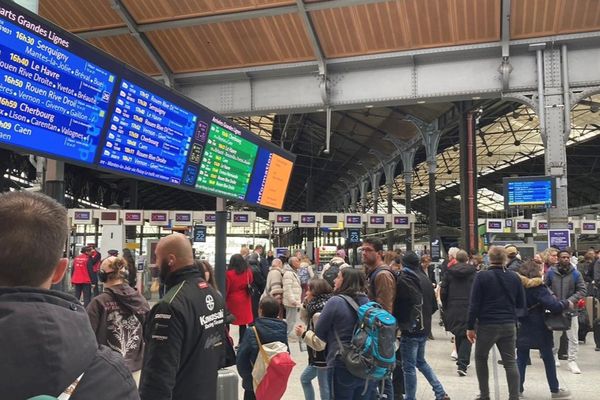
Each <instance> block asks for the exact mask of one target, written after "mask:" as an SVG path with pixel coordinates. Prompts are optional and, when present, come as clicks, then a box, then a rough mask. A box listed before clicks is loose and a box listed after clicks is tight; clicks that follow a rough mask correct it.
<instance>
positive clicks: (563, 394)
mask: <svg viewBox="0 0 600 400" xmlns="http://www.w3.org/2000/svg"><path fill="white" fill-rule="evenodd" d="M550 398H551V399H552V400H555V399H560V400H570V399H571V392H570V391H569V390H568V389H563V388H560V389H558V392H556V393H552V396H550Z"/></svg>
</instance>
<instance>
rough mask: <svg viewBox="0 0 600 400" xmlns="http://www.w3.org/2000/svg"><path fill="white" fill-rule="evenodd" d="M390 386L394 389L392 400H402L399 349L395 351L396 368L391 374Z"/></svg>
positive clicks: (401, 370)
mask: <svg viewBox="0 0 600 400" xmlns="http://www.w3.org/2000/svg"><path fill="white" fill-rule="evenodd" d="M392 386H393V387H394V400H402V399H404V370H403V369H402V355H401V354H400V349H398V350H397V351H396V368H395V369H394V373H393V374H392Z"/></svg>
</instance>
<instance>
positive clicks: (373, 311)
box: [336, 295, 396, 381]
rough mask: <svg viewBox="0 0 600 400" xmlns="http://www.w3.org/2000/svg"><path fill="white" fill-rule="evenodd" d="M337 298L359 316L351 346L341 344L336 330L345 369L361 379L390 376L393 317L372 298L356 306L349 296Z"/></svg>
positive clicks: (393, 351) (393, 359)
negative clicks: (343, 301) (342, 300)
mask: <svg viewBox="0 0 600 400" xmlns="http://www.w3.org/2000/svg"><path fill="white" fill-rule="evenodd" d="M340 297H341V298H342V299H344V300H345V301H346V303H348V304H349V305H350V306H351V307H352V308H353V309H354V310H355V311H356V313H357V316H358V320H357V323H356V328H355V330H354V335H353V336H352V341H351V342H350V345H347V346H344V345H343V344H342V342H341V340H340V338H339V336H337V333H336V337H337V341H338V344H339V346H340V352H341V355H342V359H343V360H344V364H345V365H346V368H347V369H348V371H350V373H351V374H352V375H354V376H356V377H359V378H362V379H367V380H369V379H370V380H375V381H380V380H383V379H386V378H389V376H390V375H391V373H392V371H393V370H394V368H395V367H396V318H394V317H393V316H392V314H390V313H389V312H387V311H385V310H384V309H383V308H382V307H381V305H380V304H379V303H377V302H375V301H370V302H368V303H366V304H363V305H362V306H360V307H359V306H358V304H356V302H355V301H354V300H353V299H352V298H351V297H349V296H345V295H340Z"/></svg>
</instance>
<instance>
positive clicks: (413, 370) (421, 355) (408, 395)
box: [395, 251, 450, 400]
mask: <svg viewBox="0 0 600 400" xmlns="http://www.w3.org/2000/svg"><path fill="white" fill-rule="evenodd" d="M402 266H403V267H404V269H403V273H404V274H406V275H407V277H409V276H410V277H411V278H412V279H410V280H411V281H412V280H413V279H414V278H417V279H418V282H419V285H420V289H421V293H422V304H421V307H420V312H418V308H417V318H414V319H413V321H410V325H411V326H407V325H404V324H403V323H402V321H400V322H399V326H400V328H401V329H402V336H401V338H400V352H401V354H402V368H403V369H404V388H405V396H404V399H405V400H416V392H417V369H418V370H419V371H421V373H422V374H423V375H424V376H425V378H426V379H427V381H428V382H429V384H430V385H431V387H432V389H433V392H434V393H435V399H436V400H450V397H449V396H448V394H447V393H446V391H445V390H444V387H443V386H442V384H441V383H440V381H439V380H438V378H437V377H436V375H435V373H434V372H433V370H432V369H431V367H430V366H429V364H428V363H427V361H426V360H425V345H426V344H427V339H428V337H429V335H430V334H431V315H432V314H433V313H434V312H435V311H436V310H437V302H436V300H435V293H434V291H433V286H432V284H431V281H430V280H429V278H428V276H427V275H425V273H424V272H423V270H422V269H421V266H420V259H419V256H417V255H416V254H415V253H414V252H412V251H408V252H406V254H405V255H404V257H402ZM395 314H396V313H395ZM404 314H406V313H404Z"/></svg>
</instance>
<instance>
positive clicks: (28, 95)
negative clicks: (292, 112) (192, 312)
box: [0, 0, 295, 209]
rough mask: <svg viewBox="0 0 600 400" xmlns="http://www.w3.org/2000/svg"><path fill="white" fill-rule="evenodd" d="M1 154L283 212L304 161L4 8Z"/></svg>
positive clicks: (0, 8)
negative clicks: (59, 163)
mask: <svg viewBox="0 0 600 400" xmlns="http://www.w3.org/2000/svg"><path fill="white" fill-rule="evenodd" d="M0 146H2V147H7V148H10V149H14V150H17V151H22V152H27V153H33V154H39V155H43V156H48V157H52V158H56V159H61V160H65V161H68V162H72V163H74V164H79V165H84V166H86V167H90V168H96V169H101V170H106V171H109V172H113V173H117V174H121V175H127V176H132V177H135V178H138V179H143V180H148V181H151V182H156V183H160V184H164V185H169V186H173V187H177V188H181V189H186V190H192V191H198V192H202V193H206V194H210V195H216V196H220V197H227V198H231V199H235V200H238V201H243V202H247V203H251V204H257V205H261V206H264V207H267V208H273V209H280V208H282V207H283V203H284V200H285V195H286V192H287V187H288V184H289V180H290V177H291V173H292V168H293V164H294V160H295V156H294V155H293V154H291V153H289V152H286V151H285V150H282V149H281V148H279V147H278V146H275V145H273V144H272V143H270V142H268V141H266V140H264V139H262V138H260V137H258V136H257V135H254V134H253V133H251V132H249V131H248V130H245V129H243V128H241V127H239V126H237V125H235V124H233V123H231V122H229V121H227V120H226V119H225V118H223V117H221V116H220V115H218V114H215V113H214V112H212V111H210V110H208V109H206V108H205V107H203V106H202V105H200V104H198V103H195V102H194V101H192V100H191V99H188V98H186V97H184V96H182V95H180V94H179V93H177V92H175V91H173V90H172V89H169V88H167V87H165V86H162V85H161V84H159V83H158V82H156V81H154V80H153V79H151V78H149V77H147V76H145V75H143V74H141V73H139V72H137V71H135V70H133V69H131V68H129V67H127V66H126V65H124V64H123V63H122V62H120V61H118V60H116V59H115V58H113V57H111V56H110V55H108V54H106V53H103V52H102V51H100V50H98V49H96V48H95V47H93V46H90V45H89V44H87V43H86V42H84V41H82V40H81V39H79V38H77V37H76V36H74V35H72V34H70V33H69V32H66V31H64V30H63V29H61V28H59V27H57V26H55V25H54V24H52V23H50V22H48V21H46V20H44V19H43V18H40V17H39V16H37V15H34V14H32V13H30V12H29V11H27V10H25V9H23V8H21V7H20V6H18V5H15V4H13V3H8V2H6V1H4V0H0Z"/></svg>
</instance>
